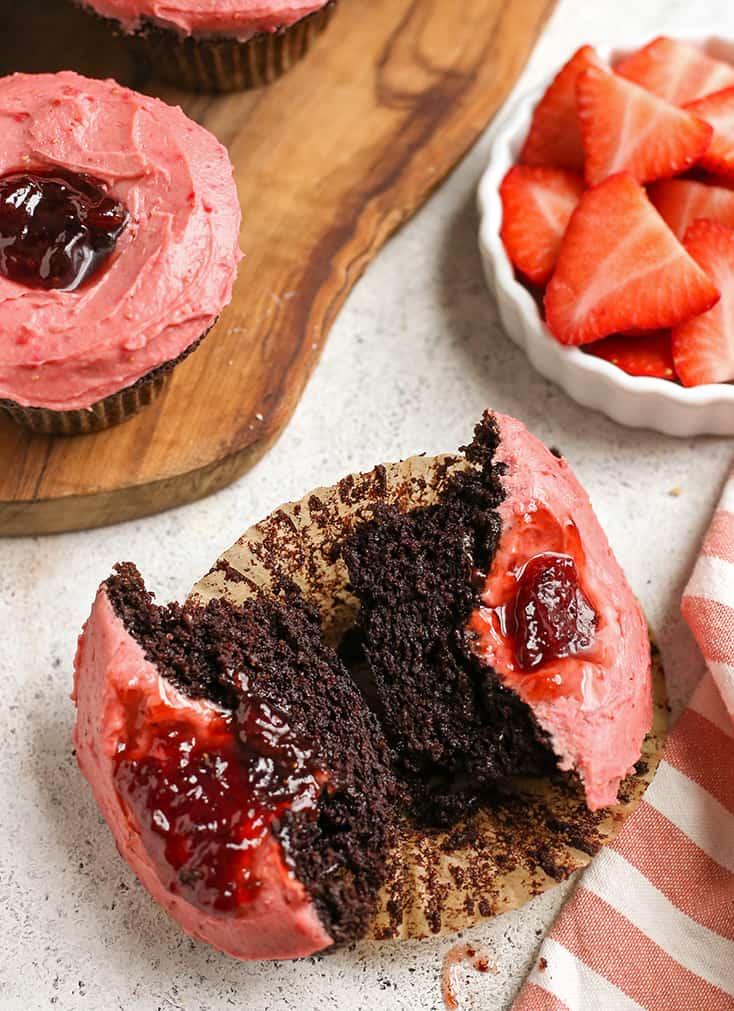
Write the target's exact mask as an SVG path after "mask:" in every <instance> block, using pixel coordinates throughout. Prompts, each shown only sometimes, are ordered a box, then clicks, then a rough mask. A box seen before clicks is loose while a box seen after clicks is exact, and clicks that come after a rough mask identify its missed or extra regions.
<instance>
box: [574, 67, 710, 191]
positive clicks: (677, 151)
mask: <svg viewBox="0 0 734 1011" xmlns="http://www.w3.org/2000/svg"><path fill="white" fill-rule="evenodd" d="M576 97H577V108H578V114H579V119H580V121H581V135H582V137H583V142H584V151H585V152H586V163H585V168H584V171H585V175H586V181H587V183H589V185H590V186H594V185H596V183H599V182H601V181H602V179H606V177H607V176H610V175H613V174H614V173H615V172H623V171H628V172H631V173H632V175H633V176H634V177H635V178H636V179H637V180H638V181H639V182H641V183H642V182H647V181H648V180H651V179H665V178H667V177H668V176H674V175H677V173H679V172H683V171H685V169H687V168H690V167H691V165H693V164H694V162H696V161H697V160H698V159H699V158H700V157H701V155H702V154H703V152H704V151H705V150H706V148H707V147H708V145H709V143H710V141H711V134H712V132H713V131H712V130H711V127H710V126H708V124H706V123H704V122H703V121H702V120H700V119H697V118H696V117H695V116H693V115H692V114H691V113H689V112H686V111H684V110H683V109H677V108H676V107H675V106H674V105H670V104H669V103H668V102H664V101H663V100H662V99H661V98H656V97H655V95H651V94H650V93H649V92H648V91H645V90H644V88H640V87H639V86H638V85H636V84H632V83H631V81H626V80H625V79H624V78H623V77H618V76H617V75H616V74H610V73H608V72H607V71H606V70H601V69H600V68H599V67H589V69H588V70H584V71H583V72H582V73H581V74H579V77H578V80H577V82H576Z"/></svg>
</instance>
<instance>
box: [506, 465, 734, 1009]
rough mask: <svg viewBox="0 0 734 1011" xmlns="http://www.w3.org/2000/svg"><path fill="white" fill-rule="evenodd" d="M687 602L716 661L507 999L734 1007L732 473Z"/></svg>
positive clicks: (554, 1004) (591, 1005) (529, 1003)
mask: <svg viewBox="0 0 734 1011" xmlns="http://www.w3.org/2000/svg"><path fill="white" fill-rule="evenodd" d="M683 614H684V616H685V618H686V620H687V621H688V623H689V624H690V626H691V628H692V630H693V633H694V635H695V637H696V639H697V641H698V643H699V645H700V647H701V650H702V652H703V655H704V657H705V659H706V662H707V666H708V670H709V673H707V674H706V676H705V677H704V678H703V681H702V682H701V684H700V686H699V687H698V689H697V690H696V692H695V694H694V697H693V700H692V701H691V703H690V705H689V707H688V709H686V711H685V712H684V713H683V715H682V716H681V718H680V719H679V721H678V722H677V723H676V725H675V727H674V728H673V730H672V732H671V734H670V736H669V738H668V743H667V745H666V748H665V751H664V753H663V760H662V762H661V764H660V769H659V771H658V773H657V775H656V777H655V779H654V780H653V783H652V784H651V786H650V788H649V789H648V791H647V793H646V794H645V799H644V800H643V801H642V804H641V805H640V807H639V809H638V811H636V812H635V814H634V815H633V816H632V817H631V818H630V820H629V821H628V822H627V824H626V825H625V827H624V828H623V829H622V831H621V833H620V834H619V836H618V838H617V840H616V841H615V843H614V844H613V845H612V846H609V847H607V848H606V849H604V850H603V851H602V852H601V853H600V854H599V856H597V857H596V859H595V860H594V861H593V863H592V864H591V866H590V867H589V869H588V870H587V871H585V872H584V875H583V877H582V878H581V881H580V884H579V886H578V888H577V889H576V891H575V892H574V894H573V896H572V897H571V899H570V900H569V902H568V903H567V904H566V906H565V907H564V909H563V911H562V913H561V915H560V916H559V918H558V920H557V921H556V923H555V925H554V927H553V928H552V930H551V932H550V934H549V936H548V937H547V938H546V939H545V941H544V942H543V945H542V947H541V950H540V954H539V958H538V961H537V962H536V963H535V967H534V969H533V971H532V972H531V974H530V976H529V977H528V980H527V982H526V984H525V986H524V987H523V989H522V990H521V992H520V995H519V997H518V999H517V1000H516V1002H515V1004H514V1005H513V1011H639V1009H640V1008H642V1009H648V1011H734V722H733V721H734V474H732V476H731V478H730V480H729V483H728V485H727V488H726V491H725V493H724V497H723V499H722V501H721V504H720V506H719V509H718V511H717V512H716V515H715V516H714V520H713V523H712V525H711V528H710V530H709V533H708V535H707V537H706V540H705V542H704V546H703V551H702V553H701V556H700V558H699V561H698V563H697V565H696V568H695V570H694V572H693V576H692V577H691V581H690V582H689V584H688V586H687V587H686V591H685V594H684V596H683ZM722 700H723V701H722Z"/></svg>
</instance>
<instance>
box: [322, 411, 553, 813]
mask: <svg viewBox="0 0 734 1011" xmlns="http://www.w3.org/2000/svg"><path fill="white" fill-rule="evenodd" d="M498 443H499V433H498V430H497V427H496V424H495V422H494V420H493V419H492V417H491V415H489V414H485V416H484V418H483V419H482V421H481V422H480V423H479V425H478V426H477V428H476V430H475V433H474V440H473V442H472V444H471V445H470V446H468V447H465V448H464V449H463V452H464V453H465V455H466V457H467V459H468V461H469V462H470V463H472V464H473V467H472V468H471V469H469V470H465V471H460V472H455V473H454V474H453V475H452V476H451V477H450V478H449V479H448V482H447V486H446V489H445V491H444V492H443V493H442V495H441V497H440V500H439V501H438V502H437V503H436V504H433V505H430V506H425V507H422V508H418V509H414V510H412V511H411V512H408V513H401V512H400V510H399V509H398V508H396V507H395V506H391V505H385V506H380V507H379V508H377V509H376V511H375V514H374V517H373V518H372V519H371V520H369V521H368V522H366V523H363V524H361V525H360V526H358V527H357V528H356V530H355V531H354V533H353V534H352V535H351V536H350V537H349V538H348V539H347V541H346V542H345V544H344V545H343V546H342V549H341V550H342V555H343V558H344V560H345V562H346V564H347V568H348V571H349V578H350V582H351V586H352V589H353V591H354V592H355V594H356V595H357V597H358V598H359V601H360V611H359V616H358V629H359V631H360V633H361V636H362V644H363V649H364V652H365V655H366V657H367V660H368V662H369V665H370V668H371V671H372V674H373V676H374V678H375V682H376V686H377V693H378V697H379V703H380V715H381V720H382V725H383V728H384V730H385V732H386V734H387V737H388V740H389V742H390V744H391V745H392V747H393V748H394V750H395V753H396V756H397V768H398V771H399V773H400V774H401V775H402V777H403V778H405V779H406V780H407V781H408V782H409V783H410V784H412V789H411V792H412V794H413V796H414V799H415V809H416V814H417V815H418V816H419V817H420V818H421V820H427V821H429V822H439V823H446V822H450V821H452V820H454V819H455V818H456V817H458V816H461V815H464V814H466V813H467V810H468V807H469V806H471V804H472V803H473V802H474V801H476V800H477V799H478V796H479V795H480V794H481V793H482V792H486V790H488V789H491V787H492V786H493V785H496V784H497V782H498V781H499V780H502V779H503V778H505V777H508V776H511V775H517V774H530V775H533V774H540V773H543V772H544V771H547V770H549V769H551V768H553V767H554V765H555V761H554V758H553V754H552V752H551V750H550V748H549V746H548V744H547V742H546V740H545V738H544V734H543V732H542V730H541V729H540V727H539V726H538V724H537V722H536V721H535V719H534V717H533V715H532V713H531V711H530V709H529V707H528V706H527V705H526V704H525V703H524V702H522V701H521V700H520V699H519V698H518V696H517V695H515V694H514V693H513V692H511V691H509V690H508V689H506V688H505V687H504V686H503V685H502V684H501V682H500V680H499V678H498V677H497V675H496V674H495V672H494V671H492V670H491V669H489V668H486V667H483V666H480V664H479V663H478V661H477V660H476V658H475V656H474V655H473V653H472V650H471V643H470V639H469V635H468V633H467V632H466V631H465V629H466V624H467V621H468V619H469V616H470V614H471V613H472V611H473V610H474V609H475V608H476V607H477V606H478V605H479V591H480V589H481V587H482V585H483V582H484V576H485V575H486V573H487V571H488V570H489V568H490V566H491V564H492V560H493V558H494V555H495V552H496V550H497V544H498V541H499V536H500V532H501V523H500V518H499V515H498V513H497V511H496V510H497V507H498V506H499V505H500V503H501V502H502V499H503V490H502V484H501V481H500V477H501V474H502V465H496V464H495V463H494V454H495V451H496V449H497V446H498Z"/></svg>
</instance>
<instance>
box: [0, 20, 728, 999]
mask: <svg viewBox="0 0 734 1011" xmlns="http://www.w3.org/2000/svg"><path fill="white" fill-rule="evenodd" d="M447 2H451V0H447ZM460 6H461V5H460V4H457V8H460ZM727 28H728V31H729V34H731V35H734V13H732V11H731V7H730V5H729V4H728V3H727V2H726V0H698V2H697V3H696V4H689V3H686V2H685V0H678V2H672V0H647V2H646V3H640V0H617V2H616V3H614V4H606V3H604V4H602V3H593V2H592V3H590V2H589V0H565V2H562V3H561V4H560V6H559V7H558V9H557V11H556V13H555V15H554V17H553V19H552V21H551V22H550V24H549V26H548V28H547V30H546V33H545V35H544V36H543V38H542V40H541V42H540V44H539V46H538V48H537V50H536V52H535V54H534V56H533V58H532V60H531V63H530V65H529V67H528V69H527V71H526V75H525V80H524V83H523V85H522V86H526V85H527V84H529V83H532V81H533V80H535V79H536V78H537V77H538V76H540V75H541V74H542V73H544V72H545V71H546V70H547V69H548V68H550V67H552V66H555V65H556V64H558V63H559V61H560V60H561V59H562V58H563V56H564V55H565V54H567V53H568V52H569V51H570V49H571V48H572V47H574V46H575V45H577V44H579V43H581V42H582V41H588V40H598V39H612V40H614V39H616V38H618V37H619V36H620V35H624V36H628V35H629V33H630V32H632V31H635V30H637V31H639V34H640V38H641V39H643V38H645V37H648V36H651V35H653V34H656V33H658V32H661V31H667V32H675V31H678V32H679V33H681V34H682V33H684V32H686V31H690V32H691V33H692V34H696V33H699V34H700V33H701V32H707V31H718V32H721V33H725V32H726V31H727ZM486 155H487V151H486V144H482V143H480V144H479V145H478V146H477V148H476V149H475V150H474V151H473V152H472V154H471V155H470V156H469V157H468V158H467V159H466V161H465V162H464V164H463V165H462V166H461V167H460V168H459V170H458V171H457V172H456V173H455V174H454V175H453V177H452V178H451V179H450V180H449V181H448V182H447V183H446V184H445V185H444V186H443V187H442V189H441V190H440V192H439V193H438V194H437V195H436V197H435V198H434V199H433V200H432V201H431V203H430V204H429V205H428V206H427V207H426V208H425V209H424V211H423V212H422V213H421V214H420V215H419V216H418V217H417V218H416V219H415V221H413V222H412V223H411V224H410V225H408V227H407V228H405V229H404V230H403V232H402V233H401V234H400V235H399V236H398V237H397V238H396V239H394V240H393V241H392V243H391V244H390V245H389V246H388V247H387V248H386V249H385V251H384V252H383V253H382V255H381V256H380V257H379V258H378V260H377V261H376V262H375V264H374V265H373V266H372V267H371V268H370V270H369V271H368V273H367V275H366V277H365V278H364V280H363V281H361V282H360V284H359V285H358V286H357V289H356V290H355V292H354V294H353V295H352V297H351V298H350V300H349V303H348V305H347V306H346V308H345V309H344V311H343V313H342V315H341V317H340V318H339V320H338V322H337V324H336V326H335V327H334V329H333V332H332V334H331V336H330V338H329V341H328V346H327V348H326V350H325V353H324V356H323V359H322V361H321V364H320V366H319V368H318V370H317V372H316V375H315V376H314V378H313V379H312V381H311V384H310V386H309V388H308V390H307V391H306V395H305V396H304V398H303V401H302V402H301V405H300V406H299V408H298V410H297V412H296V414H295V417H294V418H293V420H292V422H291V423H290V425H289V427H288V429H287V431H286V432H285V434H284V435H283V437H282V438H281V440H280V442H279V443H278V444H277V445H276V447H275V448H274V449H273V451H272V452H271V453H270V454H269V455H268V456H267V457H266V459H265V460H263V461H262V462H261V463H260V464H259V465H258V466H257V467H256V468H255V470H253V471H252V472H251V473H250V474H249V475H248V476H246V477H245V478H243V479H242V480H241V481H239V482H238V483H237V484H236V485H234V486H233V487H232V488H229V489H228V490H226V491H224V492H222V493H220V494H219V495H217V496H215V497H213V498H210V499H209V500H207V501H204V502H200V503H197V504H195V505H192V506H189V507H186V508H182V509H178V510H176V511H174V512H169V513H167V514H165V515H162V516H158V517H154V518H151V519H145V520H141V521H139V522H134V523H129V524H125V525H122V526H118V527H114V528H111V529H107V530H99V531H93V532H89V533H81V534H74V535H71V534H70V535H64V536H59V537H52V538H45V539H22V540H16V541H7V540H6V541H2V542H0V560H1V562H2V564H0V629H2V635H3V644H2V650H1V651H0V678H1V679H2V680H1V682H0V683H1V684H2V688H3V691H2V708H1V710H0V728H1V729H0V733H1V736H0V742H1V743H0V812H1V814H0V826H1V828H2V830H1V831H0V938H1V939H2V940H1V941H0V1008H2V1009H3V1011H5V1009H13V1011H16V1009H17V1011H26V1009H35V1008H45V1007H56V1008H58V1009H74V1011H76V1009H82V1008H84V1009H87V1011H97V1009H99V1011H113V1009H117V1008H120V1009H124V1011H130V1009H137V1008H144V1009H148V1008H150V1009H156V1008H160V1009H183V1008H186V1009H190V1011H198V1009H201V1011H205V1009H224V1008H230V1007H234V1008H247V1009H248V1011H280V1009H283V1011H286V1009H292V1011H296V1009H297V1011H326V1009H328V1008H335V1009H360V1011H361V1009H364V1011H368V1009H373V1008H380V1009H385V1011H398V1009H406V1011H408V1009H410V1011H416V1009H426V1011H429V1009H434V1008H435V1009H439V1008H441V1007H442V1002H441V996H440V987H439V978H440V968H441V962H442V956H443V954H444V952H445V951H446V950H447V949H448V947H449V946H450V945H451V944H452V943H453V940H454V939H453V938H452V939H448V940H440V941H426V942H422V943H411V944H407V945H404V946H397V945H393V944H389V945H384V946H375V945H368V944H362V945H359V946H358V947H357V948H356V949H355V950H352V951H345V952H341V953H338V954H334V955H329V956H327V957H323V958H311V959H306V960H305V961H302V962H299V963H297V964H279V965H278V964H274V965H267V964H251V965H245V964H238V963H235V962H233V961H232V960H230V959H228V958H226V957H224V956H221V955H219V954H217V953H216V952H214V951H211V950H209V949H208V948H206V947H204V946H203V945H199V944H195V943H194V942H192V941H190V940H189V939H188V938H186V937H185V936H183V935H182V934H181V933H180V932H179V931H178V929H177V928H176V926H175V925H174V924H172V923H171V922H170V921H169V920H167V918H166V917H165V916H164V914H163V913H161V912H160V911H159V910H158V908H157V907H156V906H155V905H154V904H153V903H152V901H151V900H150V899H149V898H148V897H147V895H146V894H145V893H144V892H143V890H142V889H141V887H140V886H139V885H138V884H137V881H136V880H135V879H134V877H133V876H132V874H131V873H130V872H129V871H128V869H127V867H126V865H125V864H124V863H123V862H122V861H121V860H120V859H119V857H118V855H117V853H116V852H115V849H114V846H113V843H112V840H111V838H110V835H109V833H108V832H107V830H106V828H105V826H104V825H103V823H102V822H101V820H100V817H99V816H98V814H97V811H96V809H95V807H94V805H93V803H92V800H91V798H90V795H89V793H88V791H87V789H86V786H85V784H84V783H83V782H82V780H81V778H80V776H79V774H78V772H77V770H76V766H75V763H74V759H73V757H72V753H71V740H70V734H71V728H72V723H73V707H72V705H71V703H70V701H69V698H68V695H69V691H70V688H71V664H72V658H73V654H74V648H75V642H76V636H77V634H78V631H79V629H80V627H81V625H82V622H83V621H84V619H85V617H86V615H87V613H88V609H89V606H90V603H91V601H92V597H93V594H94V591H95V589H96V587H97V584H98V583H99V582H100V581H101V580H102V579H103V578H104V577H105V576H106V575H107V574H108V572H109V570H110V567H111V566H112V564H113V563H114V562H116V561H118V560H120V559H132V560H134V561H136V562H137V563H138V564H139V566H140V568H141V569H142V571H143V573H144V575H145V577H146V579H147V580H148V582H149V585H150V586H152V587H153V588H154V589H155V590H156V591H157V593H158V596H159V599H161V600H166V599H169V598H170V597H182V596H184V595H185V594H186V592H187V590H188V589H189V587H190V586H191V584H192V583H193V582H194V581H195V579H196V578H197V577H198V576H200V575H201V574H202V573H203V572H204V571H205V570H206V569H207V568H208V566H209V565H210V563H211V561H212V560H213V559H214V558H215V557H216V555H217V554H218V553H219V552H220V551H221V550H222V549H224V548H225V547H227V546H228V545H229V544H230V542H231V541H233V540H234V539H235V538H236V537H237V536H238V534H239V533H240V532H241V531H242V530H243V529H245V528H246V527H247V526H248V525H249V524H250V523H251V522H253V521H254V520H257V519H258V518H260V517H261V516H263V515H265V514H266V513H267V512H269V511H270V510H271V509H272V508H273V507H274V506H276V505H278V504H279V503H280V502H281V501H283V500H286V499H289V498H294V497H300V496H301V495H302V494H303V493H304V492H305V491H307V490H308V489H309V488H310V487H312V486H315V485H319V484H324V483H328V482H330V481H332V480H333V479H336V478H338V477H340V476H341V475H343V474H344V473H346V472H348V471H351V470H355V469H360V468H368V467H370V466H371V465H372V464H374V463H375V462H376V461H378V460H387V459H396V458H399V457H402V456H407V455H409V454H411V453H414V452H417V451H421V450H427V451H428V452H435V451H439V450H452V449H454V448H455V447H456V446H457V445H459V443H461V442H462V441H464V440H466V439H467V438H468V436H469V433H470V431H471V428H472V425H473V423H474V422H475V421H476V420H477V419H478V417H479V415H480V413H481V411H482V409H483V408H484V407H485V406H489V405H491V406H494V407H496V408H498V409H500V410H502V411H505V412H508V413H511V414H515V415H517V416H518V417H520V418H522V419H523V420H524V421H525V422H526V423H527V424H528V425H529V427H530V428H531V429H533V430H534V431H535V432H536V433H537V434H538V435H540V436H541V437H542V438H544V439H546V440H547V441H549V442H551V443H554V444H556V445H558V446H560V447H562V448H563V450H564V452H565V453H566V455H567V456H568V458H569V460H570V461H571V462H572V465H573V466H574V467H575V469H576V471H577V473H578V475H579V477H580V478H581V480H582V481H583V482H584V483H585V485H586V487H587V489H588V491H589V493H590V495H591V498H592V500H593V502H594V504H595V506H596V508H597V511H598V513H599V516H600V518H601V520H602V522H603V524H604V525H605V527H606V529H607V531H608V533H609V536H610V539H611V541H612V544H613V546H614V548H615V549H616V551H617V553H618V555H619V557H620V559H621V561H622V563H623V565H624V566H625V568H626V570H627V572H628V574H629V577H630V580H631V582H632V584H633V585H634V587H635V589H636V591H637V592H638V593H639V595H640V597H641V598H642V600H643V602H644V605H645V607H646V609H647V612H648V614H649V616H650V619H651V621H652V622H653V624H654V625H655V627H656V628H657V630H658V634H659V637H660V641H661V644H662V647H663V650H664V653H665V657H666V661H667V665H668V670H669V674H670V679H671V696H672V699H673V701H674V703H675V704H676V705H678V704H679V703H680V701H681V700H682V699H683V698H684V697H685V696H686V694H687V693H688V691H689V689H690V686H691V684H692V683H693V681H694V680H695V678H696V677H697V676H698V674H699V672H700V666H699V661H698V659H697V656H696V653H695V650H694V648H693V645H692V642H691V640H690V637H689V635H688V634H687V632H686V631H685V629H684V628H683V627H682V624H681V620H680V618H679V616H678V604H679V596H680V592H681V588H682V586H683V583H684V581H685V579H686V577H687V574H688V572H689V570H690V568H691V564H692V560H693V557H694V554H695V551H696V545H697V544H698V542H699V538H700V536H701V534H702V533H703V531H704V529H705V527H706V525H707V522H708V518H709V515H710V512H711V509H712V507H713V505H714V503H715V501H716V499H717V496H718V492H719V489H720V486H721V484H722V481H723V479H724V476H725V473H726V471H727V468H728V467H729V466H730V464H731V462H732V455H733V448H732V443H731V442H729V441H726V440H723V439H720V440H716V439H698V440H695V441H681V442H677V441H674V440H672V439H666V438H664V437H662V436H658V435H653V434H652V433H647V432H640V431H632V430H625V429H623V428H620V427H618V426H616V425H615V424H613V423H612V422H610V421H607V420H606V419H605V418H603V417H601V416H599V415H596V414H591V413H588V412H586V411H585V410H583V409H581V408H579V407H577V406H576V405H575V404H573V403H572V402H571V401H569V400H568V399H567V398H566V397H565V396H564V395H563V394H562V393H560V392H559V391H558V390H557V389H555V388H554V387H553V386H551V385H550V384H549V383H548V382H546V381H545V380H542V379H540V378H539V377H537V376H536V375H534V374H533V373H532V372H531V371H530V369H529V367H528V365H527V363H526V361H525V359H524V358H523V356H522V354H521V353H520V351H518V349H517V348H516V347H515V346H514V345H512V344H511V343H510V342H509V341H508V340H507V338H506V337H505V336H504V335H503V334H502V332H501V330H500V329H499V327H498V324H497V317H496V312H495V308H494V306H493V304H492V300H491V298H490V297H489V295H488V293H487V290H486V288H485V286H484V282H483V280H482V277H481V273H480V266H479V258H478V253H477V248H476V242H475V232H476V227H477V219H476V213H475V198H474V193H475V185H476V182H477V179H478V177H479V175H480V173H481V170H482V168H483V165H484V162H485V160H486ZM100 466H104V461H100ZM678 489H679V492H680V493H679V494H673V492H674V490H678ZM564 893H565V890H564V889H559V890H557V891H556V892H555V893H554V894H553V895H550V896H546V897H544V898H541V899H539V900H537V901H535V902H534V903H532V904H531V905H530V906H528V907H526V908H525V909H523V910H522V911H520V912H519V913H516V914H512V915H508V916H504V917H501V918H500V919H498V920H496V921H495V922H493V923H491V924H489V925H486V926H482V927H478V928H477V929H476V930H472V931H471V932H469V934H468V937H470V939H471V940H473V941H476V942H479V943H484V944H486V945H488V946H489V948H490V950H491V951H492V952H493V956H494V960H495V963H496V966H497V968H498V970H499V971H498V973H497V974H496V975H493V974H487V975H486V976H479V975H478V974H476V973H474V974H471V975H472V978H471V979H469V978H467V981H466V992H465V994H464V997H463V1000H462V1008H463V1009H465V1011H468V1009H473V1008H476V1009H479V1008H482V1009H488V1008H504V1007H507V1006H508V1002H509V1001H510V1000H511V997H512V995H513V994H514V992H515V990H516V988H517V986H518V984H519V982H520V980H521V978H522V976H523V973H524V972H525V971H526V969H527V967H528V964H529V963H530V962H531V960H532V958H533V957H534V952H535V949H536V946H537V944H538V942H539V940H540V937H541V935H542V932H543V930H544V929H545V928H546V927H547V926H548V924H549V923H550V922H551V919H552V917H553V915H554V913H555V912H556V911H557V909H558V908H559V906H560V903H561V902H562V899H563V896H564Z"/></svg>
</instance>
